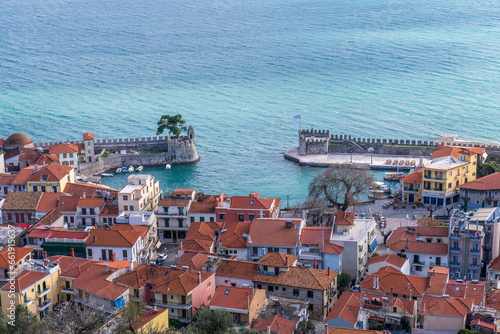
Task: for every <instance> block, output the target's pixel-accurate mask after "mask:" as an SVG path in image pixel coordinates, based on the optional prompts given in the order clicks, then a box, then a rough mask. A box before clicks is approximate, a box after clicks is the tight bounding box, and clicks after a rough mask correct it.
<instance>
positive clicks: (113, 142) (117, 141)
mask: <svg viewBox="0 0 500 334" xmlns="http://www.w3.org/2000/svg"><path fill="white" fill-rule="evenodd" d="M185 140H190V139H188V137H187V136H180V137H175V136H153V137H136V138H110V139H100V138H98V139H95V140H94V144H95V146H96V147H97V146H100V145H116V144H145V143H165V142H171V143H176V142H179V141H185ZM62 143H71V144H83V140H65V141H63V140H60V141H49V142H40V143H36V144H35V146H36V147H49V146H52V145H56V144H62Z"/></svg>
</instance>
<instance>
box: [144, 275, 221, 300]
mask: <svg viewBox="0 0 500 334" xmlns="http://www.w3.org/2000/svg"><path fill="white" fill-rule="evenodd" d="M198 274H201V282H202V284H206V283H204V282H205V281H206V280H207V279H209V278H210V277H211V276H213V275H215V274H214V273H208V272H206V271H197V270H184V269H177V268H170V269H169V270H168V271H167V272H166V273H165V274H164V276H163V280H162V283H160V284H159V285H157V286H155V287H154V288H153V291H155V292H164V293H174V294H177V295H184V296H186V295H188V294H189V293H190V292H191V291H193V290H194V289H195V288H196V287H198V285H199V284H198Z"/></svg>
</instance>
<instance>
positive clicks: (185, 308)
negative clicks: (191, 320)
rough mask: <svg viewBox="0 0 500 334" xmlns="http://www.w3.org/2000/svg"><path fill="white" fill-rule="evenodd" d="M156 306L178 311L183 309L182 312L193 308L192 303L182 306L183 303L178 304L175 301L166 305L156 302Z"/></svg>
mask: <svg viewBox="0 0 500 334" xmlns="http://www.w3.org/2000/svg"><path fill="white" fill-rule="evenodd" d="M155 305H156V306H160V307H167V308H176V309H181V310H189V309H190V308H191V307H193V303H192V302H191V303H189V304H181V303H176V302H173V301H169V302H167V303H165V302H164V301H163V302H158V301H155Z"/></svg>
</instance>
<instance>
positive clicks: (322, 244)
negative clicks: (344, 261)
mask: <svg viewBox="0 0 500 334" xmlns="http://www.w3.org/2000/svg"><path fill="white" fill-rule="evenodd" d="M324 251H325V236H324V230H323V229H321V252H324Z"/></svg>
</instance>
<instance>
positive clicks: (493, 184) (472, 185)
mask: <svg viewBox="0 0 500 334" xmlns="http://www.w3.org/2000/svg"><path fill="white" fill-rule="evenodd" d="M459 188H460V189H472V190H498V189H500V172H496V173H493V174H490V175H486V176H483V177H481V178H479V179H476V180H474V181H470V182H467V183H465V184H462V185H460V186H459Z"/></svg>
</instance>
